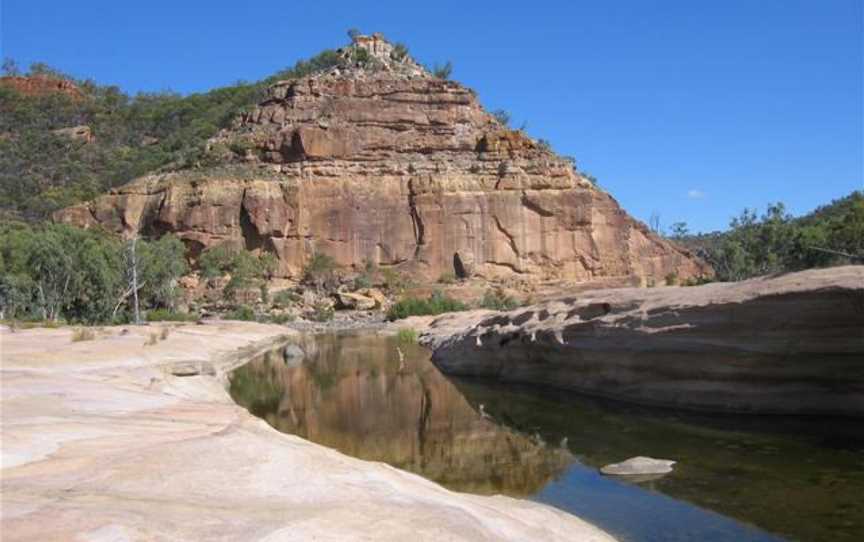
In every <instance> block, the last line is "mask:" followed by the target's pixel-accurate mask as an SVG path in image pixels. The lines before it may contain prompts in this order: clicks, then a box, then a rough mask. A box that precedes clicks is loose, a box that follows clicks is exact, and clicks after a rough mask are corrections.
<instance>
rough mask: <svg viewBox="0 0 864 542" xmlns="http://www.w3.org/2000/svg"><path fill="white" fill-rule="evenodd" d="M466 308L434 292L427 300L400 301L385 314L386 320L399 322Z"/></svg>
mask: <svg viewBox="0 0 864 542" xmlns="http://www.w3.org/2000/svg"><path fill="white" fill-rule="evenodd" d="M467 308H468V307H467V306H466V305H465V304H464V303H462V302H461V301H457V300H455V299H453V298H451V297H447V296H446V295H444V294H443V293H441V292H440V291H436V292H435V293H433V294H432V295H431V296H429V298H428V299H418V298H416V297H408V298H405V299H402V300H401V301H399V302H398V303H396V304H395V305H393V306H392V307H390V310H389V311H388V312H387V319H388V320H391V321H393V320H401V319H402V318H408V317H409V316H426V315H434V314H443V313H445V312H457V311H464V310H466V309H467Z"/></svg>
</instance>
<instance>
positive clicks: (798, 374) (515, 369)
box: [423, 266, 864, 416]
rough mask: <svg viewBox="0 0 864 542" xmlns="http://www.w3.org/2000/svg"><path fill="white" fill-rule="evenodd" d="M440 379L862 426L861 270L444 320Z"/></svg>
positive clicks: (438, 326) (616, 294) (437, 357)
mask: <svg viewBox="0 0 864 542" xmlns="http://www.w3.org/2000/svg"><path fill="white" fill-rule="evenodd" d="M423 341H425V342H426V343H427V344H429V345H430V346H432V347H433V348H435V353H434V355H433V361H434V362H435V364H436V365H438V367H440V368H441V369H442V370H443V371H444V372H446V373H450V374H455V375H471V376H484V377H490V378H495V379H498V380H503V381H510V382H526V383H534V384H544V385H550V386H555V387H560V388H566V389H572V390H576V391H579V392H583V393H588V394H594V395H602V396H607V397H612V398H616V399H626V400H631V401H636V402H642V403H649V404H661V405H667V406H674V407H683V408H694V409H704V410H715V411H734V412H764V413H785V414H841V415H850V416H864V266H848V267H836V268H831V269H817V270H811V271H803V272H800V273H791V274H788V275H784V276H780V277H762V278H757V279H752V280H748V281H744V282H740V283H715V284H708V285H705V286H699V287H693V288H656V289H634V288H627V289H610V290H595V291H591V292H585V293H582V294H580V295H579V297H578V298H562V299H558V300H555V301H550V302H548V303H543V304H540V305H535V306H532V307H527V308H524V309H518V310H515V311H512V312H509V313H491V312H489V311H477V312H475V313H462V314H458V313H457V314H453V315H446V316H443V317H440V318H438V319H437V320H436V321H435V322H434V323H433V324H432V329H431V330H430V331H427V333H426V334H425V335H424V337H423Z"/></svg>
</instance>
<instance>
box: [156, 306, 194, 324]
mask: <svg viewBox="0 0 864 542" xmlns="http://www.w3.org/2000/svg"><path fill="white" fill-rule="evenodd" d="M200 317H201V316H200V315H199V314H196V313H192V312H175V311H172V310H169V309H153V310H151V311H147V321H148V322H194V321H196V320H198V318H200Z"/></svg>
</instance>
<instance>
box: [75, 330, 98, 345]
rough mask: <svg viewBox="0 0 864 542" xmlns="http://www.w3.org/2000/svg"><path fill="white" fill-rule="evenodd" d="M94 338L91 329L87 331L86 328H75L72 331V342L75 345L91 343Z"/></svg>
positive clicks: (94, 334) (94, 335)
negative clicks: (84, 342)
mask: <svg viewBox="0 0 864 542" xmlns="http://www.w3.org/2000/svg"><path fill="white" fill-rule="evenodd" d="M95 338H96V333H95V332H94V331H93V330H92V329H88V328H86V327H79V328H75V330H74V331H72V342H73V343H77V342H81V341H92V340H93V339H95Z"/></svg>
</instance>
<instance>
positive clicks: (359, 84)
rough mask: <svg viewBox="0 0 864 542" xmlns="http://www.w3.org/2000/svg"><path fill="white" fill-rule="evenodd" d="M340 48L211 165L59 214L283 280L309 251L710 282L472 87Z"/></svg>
mask: <svg viewBox="0 0 864 542" xmlns="http://www.w3.org/2000/svg"><path fill="white" fill-rule="evenodd" d="M361 53H362V54H361ZM340 54H341V55H342V59H343V62H342V63H340V64H339V65H337V66H335V67H333V68H331V69H329V70H327V71H325V72H321V73H317V74H314V75H311V76H308V77H304V78H301V79H298V80H291V81H281V82H277V83H276V84H274V85H272V86H271V87H270V88H269V91H268V97H267V98H266V99H265V100H264V101H263V102H261V103H260V104H259V105H258V106H257V107H255V108H254V109H253V110H251V111H248V112H245V113H242V114H241V115H239V116H238V118H237V119H236V121H235V123H234V125H233V126H232V128H231V129H228V130H223V131H222V132H221V133H220V134H219V135H218V136H217V137H215V138H214V139H213V140H211V141H210V143H209V146H208V159H207V162H208V164H210V165H208V166H206V167H201V168H198V169H191V170H183V171H176V172H171V173H166V174H160V175H154V176H148V177H145V178H141V179H139V180H136V181H134V182H132V183H130V184H128V185H125V186H123V187H120V188H118V189H115V190H112V191H111V192H110V193H108V194H106V195H103V196H101V197H99V198H97V199H96V200H94V201H91V202H88V203H85V204H81V205H77V206H74V207H71V208H68V209H65V210H63V211H60V212H58V213H57V214H56V215H55V220H57V221H60V222H65V223H70V224H74V225H78V226H85V227H90V226H96V225H100V226H102V227H106V228H107V229H109V230H113V231H116V232H122V233H125V234H130V233H135V232H138V233H142V234H145V235H157V234H162V233H167V232H172V233H175V234H177V235H178V236H179V237H180V238H181V239H182V240H183V241H184V242H185V243H186V245H187V247H188V248H189V253H190V257H191V258H192V259H194V258H195V257H196V256H197V255H198V254H199V253H200V252H201V251H202V250H203V249H205V248H208V247H212V246H214V245H218V244H220V243H224V242H226V241H227V242H234V243H238V244H242V246H244V247H245V248H247V249H250V250H255V251H260V250H266V251H270V252H273V253H275V254H276V255H277V256H278V259H279V263H280V266H279V274H280V275H281V276H285V277H292V276H297V275H298V274H299V273H300V272H301V271H302V268H303V266H304V264H305V262H306V261H307V260H308V259H309V258H310V256H311V255H312V254H314V253H316V252H323V253H326V254H328V255H330V256H332V257H333V258H335V260H336V262H337V263H338V264H340V265H341V266H344V267H348V268H351V267H353V268H358V269H359V268H362V267H363V266H364V265H365V263H366V262H367V261H370V262H373V263H375V264H377V265H379V266H382V267H396V268H398V269H400V270H401V271H406V272H409V273H411V274H413V275H414V276H416V277H419V278H424V279H429V280H435V279H437V278H438V277H439V276H441V275H442V274H445V273H451V272H452V273H455V274H456V275H457V276H458V275H473V276H478V277H481V278H486V279H490V280H495V279H502V278H507V277H512V276H526V277H531V278H538V279H569V280H576V281H590V280H594V279H607V278H621V279H623V280H624V281H626V282H627V283H632V284H638V283H642V284H644V283H646V282H650V281H652V280H655V281H662V280H663V278H664V277H666V276H667V275H670V274H674V275H676V276H677V277H679V278H681V279H685V278H688V277H694V276H701V275H705V274H710V272H711V271H710V268H708V267H707V266H705V265H704V264H703V263H701V262H700V261H698V260H697V259H695V258H694V257H693V256H692V255H691V254H690V253H689V252H687V251H686V250H684V249H682V248H679V247H677V246H675V245H674V244H672V243H670V242H668V241H666V240H664V239H662V238H660V237H659V236H657V235H655V234H653V233H652V232H650V231H649V230H648V228H647V227H646V226H645V225H644V224H642V223H640V222H637V221H636V220H634V219H633V218H631V217H630V216H628V215H627V214H626V213H625V212H624V211H623V210H622V209H621V207H620V206H619V205H618V204H617V202H616V201H615V200H614V199H613V198H612V197H611V196H610V195H609V194H607V193H606V192H604V191H603V190H601V189H599V188H597V187H595V186H594V185H592V184H591V182H589V181H588V180H587V179H586V178H584V177H583V176H582V175H580V174H579V173H578V172H577V171H576V170H575V169H574V167H573V164H572V163H571V162H570V161H569V160H567V159H564V158H561V157H558V156H556V155H555V154H554V153H553V152H551V150H549V149H548V148H547V147H545V146H543V145H540V144H538V143H537V142H536V141H534V140H532V139H530V138H529V137H528V136H526V135H525V134H524V133H523V132H521V131H514V130H510V129H508V128H507V127H506V126H504V125H502V124H501V123H499V122H498V121H497V120H496V119H495V118H494V117H493V116H492V115H490V114H489V113H487V112H485V111H484V110H483V108H482V107H481V105H480V104H479V102H478V100H477V96H476V94H475V93H474V92H473V91H471V90H470V89H467V88H465V87H463V86H462V85H460V84H458V83H456V82H453V81H448V80H444V79H440V78H436V77H434V76H432V75H431V74H429V73H428V72H427V71H426V70H425V69H423V68H422V67H421V66H419V65H418V64H416V63H415V62H414V61H413V60H411V59H410V57H407V56H403V55H400V54H399V52H398V51H396V50H394V48H393V47H392V46H391V45H390V44H389V43H387V42H386V41H385V40H383V38H381V37H380V36H377V35H376V36H372V37H367V36H361V37H359V38H357V39H356V40H355V42H354V44H353V45H352V46H350V47H347V48H346V49H343V50H341V51H340Z"/></svg>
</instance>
